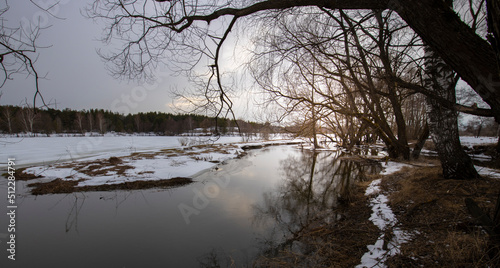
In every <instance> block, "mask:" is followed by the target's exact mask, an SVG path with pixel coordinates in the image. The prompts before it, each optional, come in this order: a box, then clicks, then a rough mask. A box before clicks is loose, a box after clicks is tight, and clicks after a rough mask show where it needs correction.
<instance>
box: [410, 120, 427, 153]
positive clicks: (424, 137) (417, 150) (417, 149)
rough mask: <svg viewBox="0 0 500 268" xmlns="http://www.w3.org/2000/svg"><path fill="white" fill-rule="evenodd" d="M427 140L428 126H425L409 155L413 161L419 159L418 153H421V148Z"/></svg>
mask: <svg viewBox="0 0 500 268" xmlns="http://www.w3.org/2000/svg"><path fill="white" fill-rule="evenodd" d="M428 138H429V124H425V126H424V129H423V131H422V133H421V134H420V137H418V141H417V144H415V148H413V152H412V153H411V157H412V158H413V159H418V158H419V157H420V152H422V148H424V144H425V141H426V140H427V139H428Z"/></svg>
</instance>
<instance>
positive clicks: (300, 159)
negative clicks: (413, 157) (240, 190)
mask: <svg viewBox="0 0 500 268" xmlns="http://www.w3.org/2000/svg"><path fill="white" fill-rule="evenodd" d="M342 156H343V155H342V153H341V152H322V153H317V152H306V151H305V152H303V153H302V154H299V155H290V156H289V157H288V158H286V159H285V160H282V161H281V162H280V174H281V176H282V181H281V184H280V186H279V188H278V189H277V190H275V191H268V192H266V193H264V194H263V200H264V203H263V204H262V205H259V206H256V207H255V211H256V217H255V224H257V225H259V224H268V222H269V221H272V222H275V223H276V225H275V228H274V230H273V232H272V234H271V235H270V236H269V237H267V238H266V239H264V240H263V241H262V244H263V255H264V256H267V257H272V256H274V255H276V254H277V253H278V252H280V251H283V250H291V251H298V252H299V253H301V254H308V253H309V252H310V251H311V250H312V248H311V247H310V246H308V243H304V237H303V231H304V230H313V229H314V228H317V227H320V226H325V225H329V224H331V223H333V222H334V221H335V220H337V219H339V218H341V217H342V216H341V211H340V210H339V209H338V208H339V207H340V205H343V204H348V203H349V198H350V195H351V189H352V186H353V184H354V183H355V182H356V181H359V180H363V179H364V174H365V173H366V172H377V171H378V170H379V169H380V167H378V166H376V165H371V164H369V163H367V162H362V161H352V160H347V159H344V158H343V157H342ZM299 241H301V242H299Z"/></svg>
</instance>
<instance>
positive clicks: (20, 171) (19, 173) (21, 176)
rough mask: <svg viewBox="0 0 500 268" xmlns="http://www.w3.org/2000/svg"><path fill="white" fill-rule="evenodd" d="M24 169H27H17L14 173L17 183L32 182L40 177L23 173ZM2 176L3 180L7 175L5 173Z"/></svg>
mask: <svg viewBox="0 0 500 268" xmlns="http://www.w3.org/2000/svg"><path fill="white" fill-rule="evenodd" d="M26 169H27V168H18V169H16V173H15V177H16V180H19V181H29V180H34V179H38V178H41V177H42V176H40V175H35V174H31V173H26V172H24V171H25V170H26ZM2 176H4V177H5V178H7V177H8V174H7V173H6V174H3V175H2Z"/></svg>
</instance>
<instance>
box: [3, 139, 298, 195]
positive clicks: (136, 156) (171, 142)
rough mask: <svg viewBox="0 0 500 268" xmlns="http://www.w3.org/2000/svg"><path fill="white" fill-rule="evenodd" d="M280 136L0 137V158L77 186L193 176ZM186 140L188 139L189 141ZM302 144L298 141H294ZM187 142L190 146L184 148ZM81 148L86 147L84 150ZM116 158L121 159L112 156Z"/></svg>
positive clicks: (271, 142)
mask: <svg viewBox="0 0 500 268" xmlns="http://www.w3.org/2000/svg"><path fill="white" fill-rule="evenodd" d="M277 138H278V139H275V140H270V141H262V140H260V141H253V142H247V143H243V142H242V138H241V137H220V138H213V137H181V138H180V137H164V136H99V137H31V138H24V139H17V138H7V139H1V140H0V142H1V143H0V147H3V148H2V150H1V151H0V158H4V159H7V158H12V157H14V158H15V159H16V165H17V166H18V167H19V166H31V167H29V168H27V169H26V170H25V172H26V173H30V174H35V175H40V176H42V177H43V178H42V179H41V181H49V180H53V179H56V178H61V179H65V180H81V179H83V180H82V181H80V182H79V184H78V186H87V185H102V184H117V183H123V182H130V181H137V180H164V179H170V178H174V177H191V176H193V175H195V174H197V173H199V172H201V171H203V170H206V169H209V168H212V167H214V166H215V165H216V164H217V163H220V162H223V161H225V160H227V159H232V158H235V157H236V156H238V154H240V153H241V152H242V151H243V150H242V149H241V147H242V146H244V145H253V146H257V145H266V144H284V143H287V142H290V141H292V140H289V139H286V140H284V139H281V138H283V137H277ZM186 139H187V140H186ZM293 141H294V142H299V141H300V140H293ZM186 144H189V145H190V146H186ZM82 148H83V149H82ZM115 157H118V158H119V159H118V160H117V159H113V158H115Z"/></svg>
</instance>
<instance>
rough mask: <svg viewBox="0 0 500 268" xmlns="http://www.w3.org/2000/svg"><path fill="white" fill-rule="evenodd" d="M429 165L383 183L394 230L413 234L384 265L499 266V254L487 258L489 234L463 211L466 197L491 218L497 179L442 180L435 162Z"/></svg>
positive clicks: (498, 184) (499, 188) (499, 184)
mask: <svg viewBox="0 0 500 268" xmlns="http://www.w3.org/2000/svg"><path fill="white" fill-rule="evenodd" d="M434 165H435V167H412V168H404V169H403V170H401V171H400V172H398V173H396V174H393V175H390V176H385V177H384V178H383V179H382V189H383V190H384V191H385V192H387V193H388V194H389V205H390V207H391V208H392V210H393V212H394V214H395V215H396V217H397V219H398V222H399V224H398V226H399V227H400V228H402V229H404V230H406V231H409V232H414V233H416V234H417V235H415V236H414V237H413V239H412V240H411V241H410V242H409V243H406V244H403V245H402V247H401V254H399V255H396V256H394V257H392V258H389V260H388V262H387V265H388V266H389V267H488V266H489V267H498V266H497V265H498V259H497V258H498V256H496V257H494V256H489V253H490V248H489V246H488V239H489V237H488V234H487V233H486V232H485V231H484V230H483V228H482V227H480V225H479V222H478V221H477V220H476V219H474V218H473V217H472V216H471V214H470V213H469V212H468V210H467V207H466V205H465V199H466V198H471V199H472V200H474V201H475V202H477V204H478V205H479V207H480V208H482V209H483V210H484V211H485V212H486V213H488V214H490V215H491V214H492V213H493V210H494V209H495V204H496V200H497V197H498V194H499V193H500V180H498V179H490V178H486V177H483V178H482V179H477V180H468V181H464V180H446V179H444V178H443V177H442V170H441V168H440V167H439V163H438V162H435V163H434ZM492 257H493V259H492Z"/></svg>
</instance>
